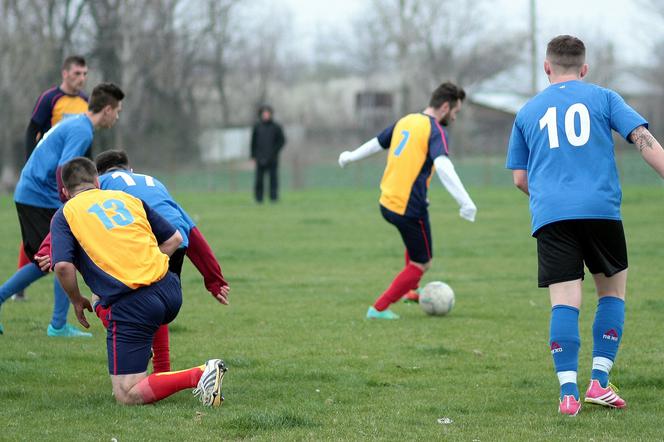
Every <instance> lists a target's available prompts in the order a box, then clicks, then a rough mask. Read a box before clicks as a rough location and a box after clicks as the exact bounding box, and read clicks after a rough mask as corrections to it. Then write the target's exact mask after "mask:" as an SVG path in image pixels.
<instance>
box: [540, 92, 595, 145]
mask: <svg viewBox="0 0 664 442" xmlns="http://www.w3.org/2000/svg"><path fill="white" fill-rule="evenodd" d="M557 112H558V110H557V109H556V108H555V107H550V108H548V109H547V110H546V113H545V114H544V116H543V117H542V118H540V120H539V125H540V130H542V129H544V128H545V127H546V129H547V132H548V135H549V147H550V148H551V149H555V148H558V147H560V141H559V140H558V124H557V122H556V119H557V116H558V115H557ZM577 115H578V116H579V125H580V127H579V132H578V135H577V131H576V116H577ZM565 136H566V137H567V141H568V142H569V144H571V145H572V146H576V147H580V146H583V145H584V144H586V143H587V142H588V139H590V113H589V112H588V108H587V107H586V105H585V104H583V103H575V104H573V105H571V106H570V107H569V108H567V111H566V112H565Z"/></svg>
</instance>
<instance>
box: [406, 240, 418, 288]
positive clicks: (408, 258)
mask: <svg viewBox="0 0 664 442" xmlns="http://www.w3.org/2000/svg"><path fill="white" fill-rule="evenodd" d="M404 258H405V260H406V265H408V264H410V256H409V255H408V249H406V252H405V253H404ZM419 287H420V282H419V281H417V285H416V286H415V287H413V288H412V289H411V290H417V289H418V288H419Z"/></svg>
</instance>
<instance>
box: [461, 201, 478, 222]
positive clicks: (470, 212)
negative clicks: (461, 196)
mask: <svg viewBox="0 0 664 442" xmlns="http://www.w3.org/2000/svg"><path fill="white" fill-rule="evenodd" d="M476 214H477V207H476V206H475V204H473V203H472V202H471V203H468V204H465V205H463V206H461V208H460V209H459V216H461V218H463V219H465V220H468V221H470V222H471V223H472V222H475V215H476Z"/></svg>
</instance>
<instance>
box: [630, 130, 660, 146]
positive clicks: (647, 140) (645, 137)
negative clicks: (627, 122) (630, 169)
mask: <svg viewBox="0 0 664 442" xmlns="http://www.w3.org/2000/svg"><path fill="white" fill-rule="evenodd" d="M632 142H633V143H634V144H635V145H636V147H638V148H639V152H643V151H644V150H645V149H649V150H654V149H655V148H657V147H660V146H659V143H658V142H657V140H656V139H655V137H653V136H652V134H651V133H650V131H649V130H648V129H646V128H645V127H643V126H640V127H638V128H636V129H635V130H634V132H632ZM660 149H661V147H660Z"/></svg>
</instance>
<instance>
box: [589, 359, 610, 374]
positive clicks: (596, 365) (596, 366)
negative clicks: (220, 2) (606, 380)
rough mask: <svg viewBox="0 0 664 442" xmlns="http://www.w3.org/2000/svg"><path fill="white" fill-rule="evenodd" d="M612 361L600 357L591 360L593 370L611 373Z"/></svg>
mask: <svg viewBox="0 0 664 442" xmlns="http://www.w3.org/2000/svg"><path fill="white" fill-rule="evenodd" d="M612 367H613V361H612V360H611V359H607V358H602V357H600V356H597V357H594V358H593V370H600V371H605V372H607V373H611V368H612Z"/></svg>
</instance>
